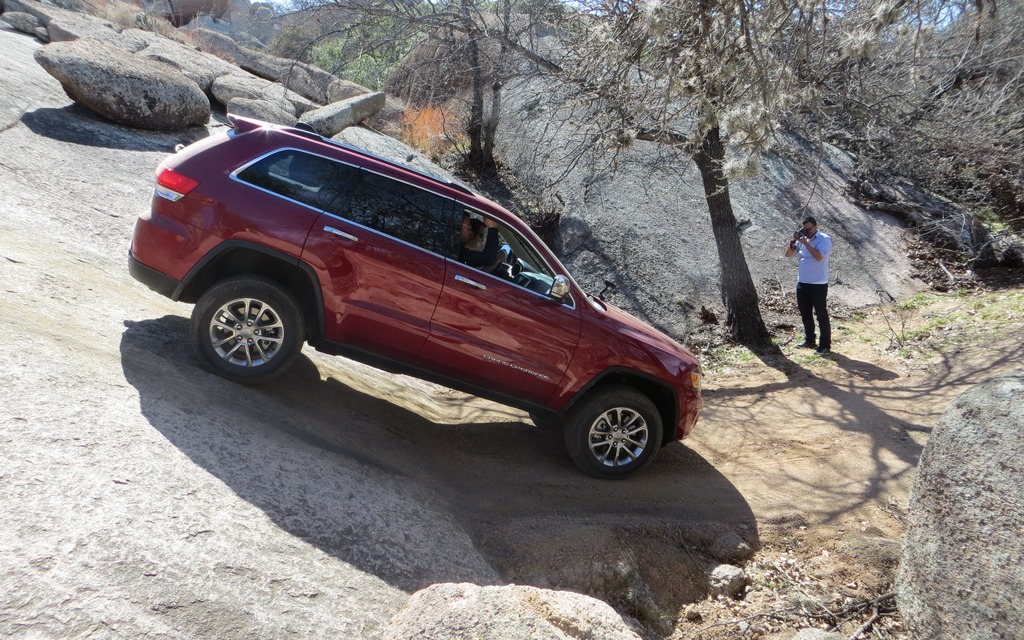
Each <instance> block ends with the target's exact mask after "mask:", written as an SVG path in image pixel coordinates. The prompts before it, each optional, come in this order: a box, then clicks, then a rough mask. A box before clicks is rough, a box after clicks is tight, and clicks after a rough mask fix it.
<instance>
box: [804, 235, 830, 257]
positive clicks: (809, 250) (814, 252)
mask: <svg viewBox="0 0 1024 640" xmlns="http://www.w3.org/2000/svg"><path fill="white" fill-rule="evenodd" d="M799 242H800V244H802V245H804V246H805V247H807V253H809V254H811V257H812V258H814V259H815V260H817V261H818V262H821V261H822V260H824V259H825V256H824V255H823V254H822V253H821V252H820V251H818V250H817V249H815V248H814V246H813V245H812V244H811V242H810V240H808V239H807V238H806V237H803V238H800V240H799Z"/></svg>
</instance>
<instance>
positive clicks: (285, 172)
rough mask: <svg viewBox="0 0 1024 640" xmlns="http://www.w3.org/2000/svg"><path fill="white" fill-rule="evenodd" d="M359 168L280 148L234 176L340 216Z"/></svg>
mask: <svg viewBox="0 0 1024 640" xmlns="http://www.w3.org/2000/svg"><path fill="white" fill-rule="evenodd" d="M358 173H359V169H357V168H356V167H351V166H349V165H346V164H342V163H340V162H335V161H333V160H329V159H327V158H323V157H321V156H315V155H313V154H310V153H305V152H303V151H299V150H298V149H282V150H281V151H277V152H275V153H272V154H270V155H268V156H266V157H265V158H262V159H260V160H257V161H256V162H254V163H252V164H250V165H249V166H247V167H245V168H243V169H242V170H241V171H239V172H238V173H237V177H238V179H239V180H241V181H243V182H248V183H249V184H251V185H253V186H256V187H260V188H261V189H266V190H267V191H271V192H273V193H276V194H278V195H280V196H284V197H285V198H288V199H289V200H295V201H297V202H301V203H302V204H306V205H309V206H311V207H313V208H314V209H322V210H326V211H332V212H335V213H340V212H341V211H342V210H343V209H344V207H345V205H346V202H347V200H348V190H349V188H350V187H351V184H352V181H353V178H354V177H355V176H356V175H358Z"/></svg>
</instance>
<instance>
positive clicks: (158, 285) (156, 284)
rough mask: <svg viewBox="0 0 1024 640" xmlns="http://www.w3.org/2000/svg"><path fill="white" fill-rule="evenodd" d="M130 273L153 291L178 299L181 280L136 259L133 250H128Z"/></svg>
mask: <svg viewBox="0 0 1024 640" xmlns="http://www.w3.org/2000/svg"><path fill="white" fill-rule="evenodd" d="M128 273H130V274H131V275H132V277H133V278H135V279H136V280H138V281H139V282H141V283H142V284H144V285H146V286H147V287H149V288H150V289H152V290H153V291H156V292H157V293H159V294H160V295H162V296H166V297H168V298H171V299H172V300H174V299H176V295H177V293H178V292H179V291H180V286H181V283H180V282H178V281H177V280H175V279H174V278H172V277H170V276H169V275H167V274H166V273H161V272H159V271H157V270H156V269H153V268H152V267H147V266H146V265H144V264H142V263H141V262H139V261H138V260H136V259H135V256H133V255H132V252H131V250H129V251H128Z"/></svg>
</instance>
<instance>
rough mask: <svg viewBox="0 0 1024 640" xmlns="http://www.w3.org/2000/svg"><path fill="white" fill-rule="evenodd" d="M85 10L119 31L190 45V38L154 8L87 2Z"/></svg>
mask: <svg viewBox="0 0 1024 640" xmlns="http://www.w3.org/2000/svg"><path fill="white" fill-rule="evenodd" d="M83 10H84V11H86V12H87V13H90V14H92V15H94V16H96V17H99V18H103V19H104V20H109V21H110V22H111V23H112V24H113V25H114V26H115V27H116V28H119V29H141V30H143V31H151V32H153V33H156V34H158V35H161V36H163V37H165V38H169V39H171V40H174V41H176V42H180V43H183V44H184V43H188V38H187V36H185V34H183V33H182V32H181V31H179V30H178V29H175V28H174V26H173V25H172V24H171V23H170V22H168V21H167V20H166V19H165V18H164V17H162V16H160V15H158V14H157V13H156V12H155V10H154V9H153V8H149V9H144V8H140V7H139V6H138V5H136V4H133V3H131V2H123V1H122V0H87V1H86V2H85V4H84V7H83Z"/></svg>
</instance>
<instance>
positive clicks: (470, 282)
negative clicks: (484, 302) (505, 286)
mask: <svg viewBox="0 0 1024 640" xmlns="http://www.w3.org/2000/svg"><path fill="white" fill-rule="evenodd" d="M455 279H456V280H458V281H459V282H465V283H466V284H468V285H469V286H471V287H476V288H477V289H483V290H485V291H486V290H487V287H485V286H484V285H482V284H480V283H479V282H477V281H476V280H470V279H469V278H467V277H466V276H455Z"/></svg>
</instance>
